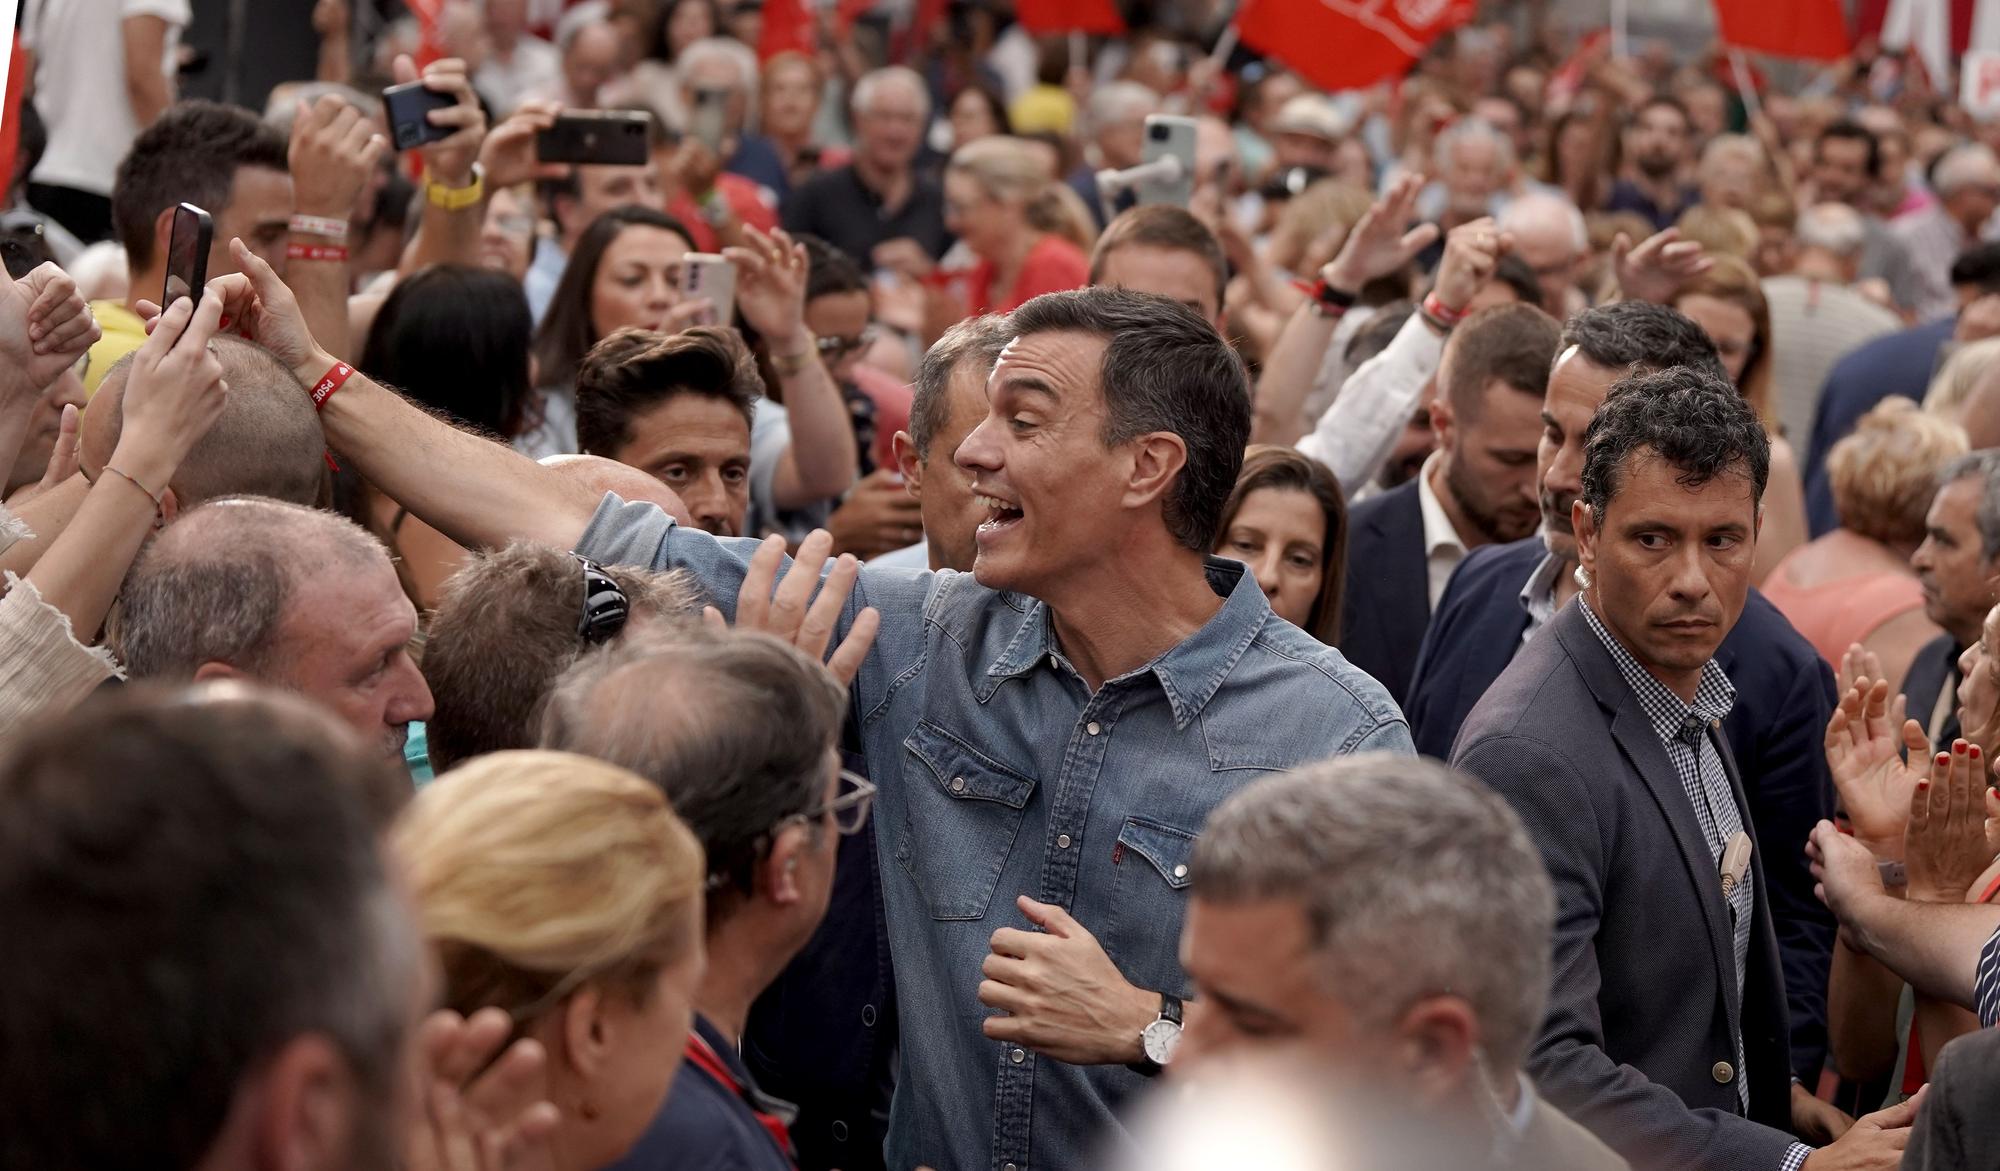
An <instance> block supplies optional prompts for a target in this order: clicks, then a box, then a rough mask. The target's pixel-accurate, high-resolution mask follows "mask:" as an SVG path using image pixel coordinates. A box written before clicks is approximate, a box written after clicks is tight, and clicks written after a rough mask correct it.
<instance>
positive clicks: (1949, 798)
mask: <svg viewBox="0 0 2000 1171" xmlns="http://www.w3.org/2000/svg"><path fill="white" fill-rule="evenodd" d="M1985 792H1986V765H1985V763H1984V762H1983V761H1982V760H1981V759H1980V751H1979V748H1978V746H1977V745H1973V744H1969V743H1967V742H1966V741H1964V740H1959V741H1956V742H1954V743H1953V744H1952V746H1951V751H1950V752H1940V753H1938V754H1937V755H1936V756H1935V757H1933V758H1932V760H1931V768H1930V775H1929V776H1928V777H1926V778H1924V779H1923V780H1921V781H1919V782H1918V784H1917V788H1916V792H1915V793H1913V794H1912V795H1911V797H1910V823H1909V829H1908V830H1907V831H1906V832H1905V834H1904V839H1903V841H1904V845H1903V861H1904V865H1905V866H1906V867H1907V869H1908V873H1909V882H1910V889H1909V897H1910V898H1912V899H1914V900H1916V901H1918V902H1926V903H1962V902H1964V901H1965V892H1966V891H1967V890H1969V889H1971V887H1972V884H1973V882H1974V881H1976V880H1977V879H1978V878H1979V875H1980V873H1981V872H1982V871H1984V870H1985V869H1986V867H1987V866H1988V865H1989V864H1990V863H1991V862H1992V861H1993V851H1992V849H1991V848H1990V847H1988V846H1987V844H1986V810H1985V807H1984V804H1983V801H1984V794H1985Z"/></svg>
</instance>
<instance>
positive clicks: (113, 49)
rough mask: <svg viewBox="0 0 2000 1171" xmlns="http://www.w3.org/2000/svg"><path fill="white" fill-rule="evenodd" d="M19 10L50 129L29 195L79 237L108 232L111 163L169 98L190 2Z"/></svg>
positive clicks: (94, 1)
mask: <svg viewBox="0 0 2000 1171" xmlns="http://www.w3.org/2000/svg"><path fill="white" fill-rule="evenodd" d="M22 16H23V18H24V19H23V22H22V31H23V34H24V38H25V40H26V41H27V44H28V47H29V48H31V49H32V50H34V53H35V60H36V73H35V82H36V84H35V108H36V110H37V111H38V112H40V114H41V116H42V121H43V122H44V123H45V124H46V125H47V126H48V133H49V146H48V150H47V152H46V153H44V154H43V155H42V161H41V163H40V164H39V165H37V166H36V167H35V171H34V174H32V175H30V176H29V185H28V199H29V202H30V203H32V204H33V205H34V206H35V207H36V208H37V209H38V210H40V211H42V212H44V213H46V214H47V215H49V216H51V217H53V218H54V219H55V220H56V221H57V222H58V223H60V224H62V225H63V227H65V228H68V229H69V230H70V231H71V232H74V233H75V234H76V236H77V237H78V238H79V239H81V240H83V241H84V242H85V243H94V242H96V241H98V240H103V239H107V238H109V237H110V235H111V181H112V178H113V177H114V176H115V175H116V173H117V170H118V160H119V159H121V158H123V157H125V151H126V150H127V148H129V147H130V146H131V145H132V140H133V139H134V138H136V137H138V134H139V131H141V130H143V129H145V128H146V127H147V126H149V125H151V124H152V121H153V119H154V118H157V117H159V115H160V112H161V111H162V110H165V109H166V108H167V107H168V106H169V105H171V104H172V103H173V100H174V56H175V53H176V51H177V50H178V48H179V46H180V36H181V30H182V29H184V28H186V27H187V24H188V21H189V20H190V19H191V17H192V12H191V10H190V9H189V7H188V0H27V4H26V6H25V8H24V9H23V12H22Z"/></svg>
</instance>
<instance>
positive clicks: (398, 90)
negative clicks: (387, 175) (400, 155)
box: [382, 81, 458, 150]
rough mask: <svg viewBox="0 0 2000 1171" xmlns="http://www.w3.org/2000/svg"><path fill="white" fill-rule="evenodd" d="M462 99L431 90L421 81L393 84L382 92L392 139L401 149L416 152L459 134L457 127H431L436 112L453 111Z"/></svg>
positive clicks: (384, 111)
mask: <svg viewBox="0 0 2000 1171" xmlns="http://www.w3.org/2000/svg"><path fill="white" fill-rule="evenodd" d="M457 104H458V98H457V97H455V96H454V95H452V94H449V93H440V92H439V91H437V90H434V89H430V88H428V87H426V86H425V85H424V83H423V82H421V81H411V82H405V83H404V84H402V85H392V86H390V87H389V88H388V89H385V90H383V91H382V113H383V115H384V116H385V117H386V118H387V119H388V120H389V140H390V141H391V142H393V143H395V145H396V149H397V150H413V149H415V148H417V147H420V146H423V145H425V144H427V143H432V142H442V141H443V140H445V139H447V138H450V137H451V136H452V135H454V134H456V133H458V127H456V126H433V125H431V118H430V115H431V111H432V110H449V109H451V108H452V107H453V106H455V105H457Z"/></svg>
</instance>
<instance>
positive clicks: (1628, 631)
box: [1452, 367, 1909, 1171]
mask: <svg viewBox="0 0 2000 1171" xmlns="http://www.w3.org/2000/svg"><path fill="white" fill-rule="evenodd" d="M1769 470H1770V443H1769V440H1768V439H1767V438H1766V436H1765V433H1764V429H1763V427H1762V425H1761V424H1759V422H1758V421H1757V417H1756V415H1755V413H1754V412H1753V411H1752V410H1751V409H1750V408H1749V407H1748V406H1747V405H1745V404H1744V402H1743V400H1742V397H1741V396H1740V395H1739V394H1738V393H1737V392H1736V390H1735V388H1733V387H1732V386H1730V385H1729V383H1727V382H1725V381H1723V380H1722V379H1719V378H1717V377H1715V376H1714V375H1713V374H1712V373H1705V372H1701V371H1697V370H1694V369H1691V368H1687V367H1677V368H1673V369H1669V370H1666V371H1662V372H1660V373H1657V374H1649V375H1644V376H1641V377H1636V378H1629V379H1627V380H1625V381H1624V382H1621V383H1619V384H1618V385H1617V386H1616V387H1614V388H1613V389H1612V391H1611V394H1610V395H1609V396H1608V397H1607V398H1606V399H1605V402H1604V405H1603V407H1601V408H1600V409H1599V410H1598V412H1597V415H1596V416H1595V417H1594V418H1593V419H1592V420H1591V423H1590V428H1589V430H1588V431H1587V432H1586V433H1585V440H1584V469H1583V476H1582V485H1583V493H1582V496H1581V498H1579V499H1578V501H1577V502H1576V504H1575V505H1574V506H1573V511H1572V513H1571V521H1572V523H1573V525H1574V527H1575V530H1576V539H1577V549H1578V556H1579V559H1580V562H1581V565H1582V568H1581V569H1580V570H1579V571H1578V581H1579V583H1580V584H1581V585H1582V587H1583V592H1582V593H1580V594H1579V595H1578V596H1577V598H1576V599H1575V600H1574V601H1573V602H1572V603H1571V604H1570V605H1568V606H1566V607H1565V608H1564V609H1563V610H1562V611H1561V612H1560V613H1558V614H1557V615H1556V616H1555V618H1554V619H1553V620H1551V621H1550V623H1549V624H1548V625H1547V626H1546V627H1544V628H1543V629H1542V631H1541V632H1540V633H1539V634H1537V635H1536V636H1535V638H1534V639H1533V640H1532V641H1531V642H1530V643H1529V644H1528V646H1527V647H1526V648H1524V649H1523V650H1522V651H1521V653H1520V654H1519V655H1517V656H1516V657H1515V658H1514V660H1513V662H1512V664H1511V665H1510V666H1509V667H1508V668H1507V670H1506V671H1505V672H1504V673H1503V674H1502V675H1501V676H1500V678H1499V679H1498V680H1497V681H1495V683H1494V684H1493V686H1492V688H1491V689H1490V690H1488V691H1487V693H1486V695H1485V697H1484V698H1483V699H1481V701H1480V702H1479V705H1478V706H1477V707H1475V708H1474V709H1473V711H1472V714H1471V716H1469V717H1468V718H1467V720H1466V723H1465V726H1464V728H1463V729H1462V730H1461V731H1460V733H1459V737H1458V741H1457V743H1456V744H1455V745H1454V747H1453V750H1452V763H1453V764H1455V765H1457V766H1458V767H1459V768H1462V769H1463V770H1465V771H1466V772H1469V773H1471V774H1472V775H1474V776H1476V777H1479V778H1481V779H1482V780H1485V781H1486V782H1487V783H1489V784H1491V785H1492V786H1493V787H1494V788H1496V789H1498V790H1499V791H1500V793H1501V794H1502V795H1503V796H1504V797H1506V798H1507V800H1508V801H1509V802H1510V803H1511V804H1512V805H1513V806H1514V808H1515V809H1516V810H1517V811H1518V812H1519V813H1520V815H1521V818H1522V820H1523V821H1524V822H1526V823H1527V826H1528V831H1529V833H1530V834H1532V835H1533V837H1534V839H1535V842H1536V845H1537V846H1539V847H1540V849H1541V852H1542V857H1543V860H1544V861H1545V862H1546V863H1547V865H1548V868H1549V872H1550V875H1551V877H1552V878H1553V879H1554V882H1555V889H1556V900H1557V912H1556V931H1555V953H1554V971H1553V989H1552V991H1551V996H1550V1004H1549V1012H1548V1016H1547V1018H1546V1019H1545V1020H1544V1022H1543V1025H1542V1029H1541V1035H1540V1037H1539V1038H1538V1040H1537V1041H1536V1043H1535V1046H1534V1048H1533V1050H1532V1051H1531V1053H1530V1054H1529V1057H1528V1061H1527V1069H1528V1073H1529V1074H1530V1075H1531V1076H1532V1077H1534V1078H1535V1080H1536V1082H1537V1083H1538V1084H1539V1085H1540V1087H1541V1089H1542V1092H1543V1093H1544V1094H1546V1095H1548V1097H1549V1099H1550V1101H1552V1102H1554V1103H1555V1104H1556V1105H1557V1106H1558V1107H1560V1108H1561V1109H1562V1110H1564V1111H1565V1112H1567V1113H1568V1114H1569V1115H1570V1116H1571V1117H1573V1118H1575V1119H1576V1120H1577V1121H1579V1122H1581V1123H1583V1124H1584V1125H1585V1126H1587V1127H1589V1128H1590V1129H1592V1130H1593V1131H1595V1132H1596V1133H1597V1135H1598V1136H1599V1137H1600V1138H1602V1139H1604V1140H1605V1141H1606V1142H1608V1143H1610V1144H1611V1145H1612V1147H1613V1148H1615V1149H1616V1150H1618V1151H1619V1153H1620V1154H1623V1155H1624V1156H1625V1157H1626V1158H1627V1159H1629V1160H1630V1161H1631V1162H1632V1164H1633V1165H1634V1166H1635V1167H1640V1168H1656V1167H1657V1168H1675V1169H1680V1168H1703V1169H1707V1168H1714V1169H1718V1171H1720V1169H1723V1168H1728V1169H1731V1171H1734V1169H1738V1168H1741V1169H1743V1171H1797V1169H1798V1168H1799V1167H1801V1166H1807V1167H1810V1168H1811V1169H1812V1171H1829V1169H1830V1168H1834V1167H1880V1168H1888V1167H1893V1166H1895V1165H1896V1162H1897V1159H1898V1157H1899V1156H1900V1153H1901V1147H1902V1140H1903V1138H1904V1137H1905V1135H1906V1132H1907V1127H1908V1124H1909V1119H1908V1117H1907V1111H1905V1112H1901V1113H1892V1112H1884V1113H1883V1114H1878V1115H1871V1116H1869V1117H1868V1118H1865V1119H1862V1120H1861V1121H1860V1122H1859V1123H1854V1124H1851V1125H1850V1124H1849V1123H1848V1122H1847V1119H1846V1118H1845V1116H1837V1117H1833V1116H1830V1115H1829V1113H1828V1112H1827V1111H1826V1110H1825V1107H1824V1106H1823V1104H1820V1103H1817V1102H1816V1100H1813V1099H1811V1098H1810V1096H1808V1095H1799V1096H1798V1098H1797V1099H1795V1098H1794V1096H1793V1093H1792V1084H1791V1063H1790V1058H1789V1056H1788V1050H1787V1047H1786V1035H1787V1020H1786V1009H1785V990H1784V984H1783V978H1782V971H1781V969H1780V967H1779V963H1778V950H1777V942H1776V938H1775V936H1774V935H1773V933H1772V928H1771V914H1770V906H1769V901H1768V898H1767V894H1766V885H1765V879H1764V869H1763V864H1762V860H1761V859H1759V858H1757V857H1755V856H1754V853H1753V851H1752V850H1751V841H1752V838H1751V835H1750V832H1749V831H1750V828H1751V827H1750V819H1749V814H1748V813H1747V812H1746V807H1745V805H1744V799H1743V786H1742V780H1741V778H1740V777H1739V776H1738V775H1737V773H1736V766H1735V762H1734V761H1733V759H1732V758H1731V757H1730V753H1729V747H1728V744H1727V742H1726V741H1725V740H1724V739H1723V738H1722V736H1721V734H1720V732H1719V731H1718V729H1719V728H1720V727H1721V720H1722V718H1723V717H1724V716H1726V715H1727V714H1728V712H1729V709H1730V707H1731V706H1732V705H1733V704H1734V702H1735V689H1734V688H1733V687H1732V686H1731V684H1730V682H1729V679H1728V677H1727V676H1726V675H1724V674H1723V672H1722V669H1721V668H1720V667H1719V666H1717V665H1716V663H1715V661H1714V655H1715V649H1716V647H1717V645H1718V644H1720V643H1721V641H1722V640H1723V638H1724V637H1725V636H1726V635H1727V634H1728V633H1729V631H1730V628H1731V627H1732V626H1734V625H1735V623H1736V620H1737V618H1738V617H1739V616H1740V615H1741V614H1742V611H1743V605H1744V600H1745V598H1746V596H1747V595H1748V592H1749V586H1750V566H1751V562H1752V559H1753V556H1754V554H1755V550H1756V538H1757V528H1758V524H1759V520H1760V507H1761V505H1760V501H1761V499H1762V497H1763V492H1764V484H1765V481H1766V478H1767V476H1768V473H1769ZM1800 846H1801V848H1803V846H1804V843H1800ZM1795 1133H1808V1134H1809V1135H1811V1137H1813V1138H1815V1139H1821V1140H1823V1139H1829V1138H1831V1139H1835V1140H1836V1141H1833V1142H1832V1144H1831V1145H1830V1146H1827V1147H1824V1148H1822V1149H1819V1150H1813V1149H1812V1148H1810V1147H1808V1146H1806V1145H1804V1144H1802V1143H1800V1142H1798V1141H1797V1140H1796V1139H1795V1138H1794V1137H1793V1136H1794V1134H1795Z"/></svg>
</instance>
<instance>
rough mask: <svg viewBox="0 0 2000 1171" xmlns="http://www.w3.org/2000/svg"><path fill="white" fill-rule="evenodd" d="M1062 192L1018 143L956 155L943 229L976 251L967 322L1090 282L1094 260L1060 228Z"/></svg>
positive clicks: (978, 146) (969, 148)
mask: <svg viewBox="0 0 2000 1171" xmlns="http://www.w3.org/2000/svg"><path fill="white" fill-rule="evenodd" d="M1059 186H1061V183H1060V182H1059V181H1058V180H1057V179H1056V177H1055V176H1054V175H1052V174H1050V173H1049V170H1048V167H1047V166H1046V165H1045V163H1044V161H1043V159H1042V156H1041V154H1040V152H1038V151H1036V150H1035V149H1034V148H1033V147H1030V146H1029V145H1028V144H1027V143H1024V142H1022V141H1021V140H1020V139H1017V138H1005V137H1001V136H998V135H996V136H993V137H990V138H982V139H980V140H978V141H977V142H973V143H970V144H968V145H966V146H963V147H960V148H959V149H958V150H956V151H954V152H953V153H952V156H951V162H950V163H949V164H947V165H946V167H945V171H944V217H945V227H947V228H949V229H951V231H952V232H953V234H955V235H956V236H958V238H959V239H960V240H961V241H963V242H964V243H965V246H966V247H967V248H968V249H969V250H971V252H972V254H973V256H974V257H976V258H977V259H976V261H975V263H974V264H973V265H972V267H971V268H970V269H968V270H965V271H964V273H963V276H962V278H961V279H962V281H963V284H964V286H965V287H964V296H965V310H966V314H965V315H966V316H972V315H976V314H981V313H1011V312H1013V311H1014V310H1015V309H1018V308H1020V307H1021V306H1022V305H1023V304H1026V303H1027V302H1028V301H1030V300H1033V299H1034V298H1035V297H1038V296H1040V295H1041V294H1043V293H1053V292H1059V291H1061V290H1064V289H1080V288H1082V287H1083V286H1085V285H1087V284H1089V283H1090V260H1089V258H1088V257H1086V256H1085V255H1084V253H1083V249H1081V248H1079V247H1077V246H1076V244H1074V243H1073V242H1071V241H1070V240H1069V239H1068V238H1067V237H1065V236H1064V235H1062V234H1061V233H1059V232H1056V231H1050V230H1046V229H1044V228H1040V227H1037V226H1036V225H1037V223H1041V224H1059V223H1061V222H1062V221H1063V220H1064V219H1065V218H1066V217H1065V215H1064V212H1063V209H1062V205H1061V199H1062V196H1061V194H1060V193H1058V192H1057V191H1056V190H1055V188H1057V187H1059Z"/></svg>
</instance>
